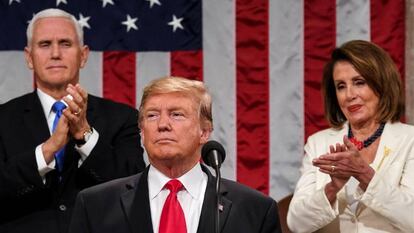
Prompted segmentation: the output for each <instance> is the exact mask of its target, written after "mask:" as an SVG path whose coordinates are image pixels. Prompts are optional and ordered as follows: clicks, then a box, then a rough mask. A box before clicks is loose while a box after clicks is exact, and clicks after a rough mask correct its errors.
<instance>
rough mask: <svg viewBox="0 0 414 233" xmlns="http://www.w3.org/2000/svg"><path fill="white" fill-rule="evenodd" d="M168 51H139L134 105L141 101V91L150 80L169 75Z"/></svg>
mask: <svg viewBox="0 0 414 233" xmlns="http://www.w3.org/2000/svg"><path fill="white" fill-rule="evenodd" d="M170 61H171V59H170V53H169V52H139V53H137V59H136V79H137V81H136V90H137V95H136V105H137V108H138V107H139V105H140V103H141V96H142V91H143V88H144V86H145V85H147V84H148V83H149V82H150V81H151V80H154V79H157V78H161V77H164V76H168V75H170V70H171V64H170V63H171V62H170Z"/></svg>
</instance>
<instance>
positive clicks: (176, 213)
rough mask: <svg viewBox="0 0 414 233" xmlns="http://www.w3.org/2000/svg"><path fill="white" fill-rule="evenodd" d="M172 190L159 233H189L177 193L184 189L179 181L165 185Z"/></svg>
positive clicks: (163, 211) (172, 181) (163, 213)
mask: <svg viewBox="0 0 414 233" xmlns="http://www.w3.org/2000/svg"><path fill="white" fill-rule="evenodd" d="M165 188H167V189H169V190H170V194H168V197H167V199H166V200H165V203H164V207H163V208H162V212H161V218H160V228H159V233H187V227H186V225H185V217H184V211H183V209H182V208H181V205H180V202H178V199H177V192H178V191H180V190H181V189H183V184H181V182H180V181H179V180H170V181H168V183H167V184H166V185H165Z"/></svg>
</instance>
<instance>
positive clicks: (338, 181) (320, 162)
mask: <svg viewBox="0 0 414 233" xmlns="http://www.w3.org/2000/svg"><path fill="white" fill-rule="evenodd" d="M345 150H346V147H345V145H341V144H339V143H337V144H336V147H335V146H333V145H330V146H329V151H330V154H335V153H340V152H343V151H345ZM330 154H327V155H330ZM327 155H322V156H320V157H319V158H317V159H314V160H313V161H312V162H313V165H314V166H317V167H319V170H320V171H321V172H323V173H326V174H329V175H330V177H331V182H329V183H328V184H326V186H325V194H326V197H327V198H328V200H329V202H330V203H331V204H333V203H334V201H335V200H336V194H337V193H338V192H339V190H341V189H342V187H343V186H344V185H345V184H346V182H348V180H349V178H350V176H343V175H340V174H336V173H335V170H336V165H334V163H333V162H332V161H330V160H324V159H323V158H324V156H327Z"/></svg>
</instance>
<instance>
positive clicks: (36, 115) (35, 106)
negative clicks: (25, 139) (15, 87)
mask: <svg viewBox="0 0 414 233" xmlns="http://www.w3.org/2000/svg"><path fill="white" fill-rule="evenodd" d="M23 121H24V124H25V126H26V127H27V129H28V132H30V134H31V135H32V137H33V139H34V141H35V144H36V145H39V144H41V143H43V142H44V141H45V140H46V139H48V138H49V137H50V132H49V127H48V126H47V121H46V118H45V114H44V113H43V108H42V105H41V103H40V100H39V97H38V96H37V94H36V91H35V92H33V93H32V94H30V95H28V96H27V102H26V106H25V109H24V115H23Z"/></svg>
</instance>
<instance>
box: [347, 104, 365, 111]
mask: <svg viewBox="0 0 414 233" xmlns="http://www.w3.org/2000/svg"><path fill="white" fill-rule="evenodd" d="M361 107H362V105H360V104H354V105H351V106H349V107H348V108H347V109H348V111H349V112H356V111H358V110H359V109H360V108H361Z"/></svg>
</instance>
